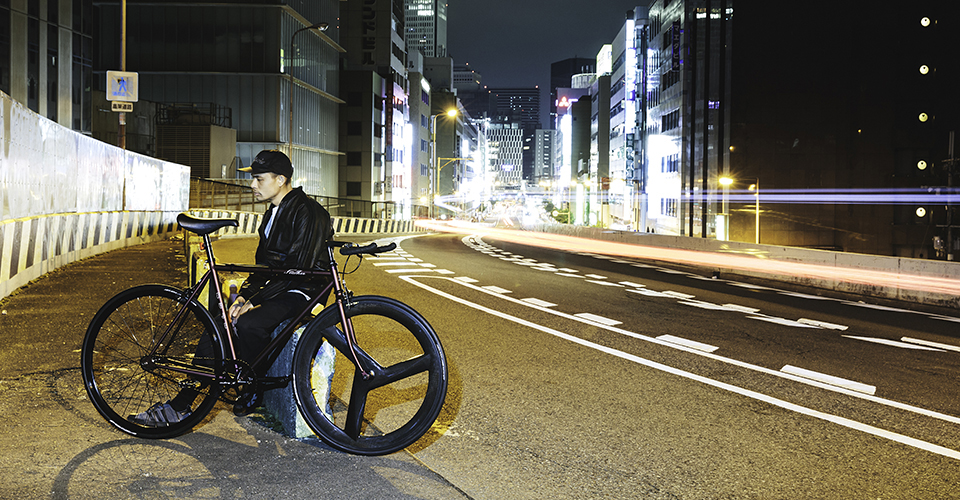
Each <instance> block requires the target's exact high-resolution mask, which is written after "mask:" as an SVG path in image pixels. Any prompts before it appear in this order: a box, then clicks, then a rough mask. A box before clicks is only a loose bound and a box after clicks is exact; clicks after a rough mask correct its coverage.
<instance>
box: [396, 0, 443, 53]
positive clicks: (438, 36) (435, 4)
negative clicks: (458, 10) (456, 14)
mask: <svg viewBox="0 0 960 500" xmlns="http://www.w3.org/2000/svg"><path fill="white" fill-rule="evenodd" d="M404 22H405V25H406V26H405V29H404V33H405V36H404V39H405V40H406V43H407V50H409V51H410V52H414V51H420V53H422V54H423V55H424V57H446V56H447V2H446V1H445V0H405V1H404Z"/></svg>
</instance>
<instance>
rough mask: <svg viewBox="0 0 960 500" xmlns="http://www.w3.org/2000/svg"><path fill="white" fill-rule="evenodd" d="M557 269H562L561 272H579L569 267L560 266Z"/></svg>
mask: <svg viewBox="0 0 960 500" xmlns="http://www.w3.org/2000/svg"><path fill="white" fill-rule="evenodd" d="M557 271H563V272H565V273H579V272H580V271H577V270H576V269H570V268H569V267H561V268H559V269H557Z"/></svg>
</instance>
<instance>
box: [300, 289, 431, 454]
mask: <svg viewBox="0 0 960 500" xmlns="http://www.w3.org/2000/svg"><path fill="white" fill-rule="evenodd" d="M345 310H346V316H347V317H348V318H349V320H350V322H351V323H352V324H353V329H354V332H355V334H356V339H357V345H356V349H355V354H356V359H357V360H359V362H360V367H363V369H364V370H365V371H368V372H372V376H371V377H370V378H367V379H365V378H364V377H363V376H362V375H361V371H360V369H359V367H358V366H357V365H356V361H355V358H354V352H351V350H350V347H349V346H348V344H347V342H346V337H345V334H344V327H343V325H342V324H341V319H340V314H339V311H338V310H337V308H336V307H331V308H328V309H327V310H326V311H324V312H323V313H322V314H321V315H320V316H319V317H317V318H316V319H314V320H313V321H312V322H311V323H310V325H309V326H308V327H307V329H306V332H305V333H304V335H303V337H302V338H301V339H300V341H299V342H298V343H297V349H296V352H295V354H294V360H293V370H292V371H293V384H294V393H295V395H296V400H297V404H298V406H299V407H300V413H301V414H302V415H303V418H304V420H305V421H306V422H307V425H309V426H310V428H311V429H312V430H313V431H314V432H315V433H316V434H317V435H318V436H320V438H321V439H323V440H324V441H325V442H326V443H327V444H329V445H330V446H332V447H334V448H336V449H338V450H341V451H345V452H348V453H354V454H358V455H383V454H387V453H393V452H395V451H398V450H401V449H403V448H405V447H407V446H409V445H411V444H413V443H414V442H415V441H417V440H418V439H420V437H421V436H423V435H424V434H425V433H426V432H427V431H428V430H429V429H430V426H431V425H433V422H434V421H435V420H436V419H437V416H438V415H439V414H440V409H441V407H442V406H443V401H444V398H445V397H446V393H447V361H446V358H445V356H444V353H443V347H441V345H440V340H439V339H438V338H437V335H436V333H435V332H434V331H433V328H432V327H431V326H430V324H429V323H427V321H426V320H425V319H424V318H423V317H422V316H421V315H420V314H419V313H417V312H416V311H414V310H413V309H412V308H410V307H409V306H407V305H405V304H403V303H401V302H399V301H396V300H394V299H390V298H387V297H379V296H362V297H357V298H355V299H354V300H353V301H352V302H351V303H350V304H347V305H345ZM325 339H326V340H327V341H329V343H330V344H331V345H332V347H333V349H332V351H333V353H332V354H329V353H330V351H331V350H330V349H329V346H325V345H324V340H325ZM331 364H332V365H333V370H332V374H331V369H330V365H331Z"/></svg>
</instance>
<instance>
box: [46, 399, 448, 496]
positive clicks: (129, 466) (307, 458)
mask: <svg viewBox="0 0 960 500" xmlns="http://www.w3.org/2000/svg"><path fill="white" fill-rule="evenodd" d="M224 417H226V419H227V420H233V419H234V417H232V416H229V415H228V414H227V413H226V412H221V414H220V416H219V417H218V418H217V419H215V421H214V422H211V423H210V424H208V426H216V425H217V422H216V420H223V419H224ZM250 426H253V427H256V424H253V423H250V422H249V421H247V425H246V426H244V427H250ZM246 430H247V431H248V434H247V437H248V438H249V439H248V440H246V442H238V441H236V440H234V439H230V438H227V437H221V436H218V435H214V434H210V433H208V432H192V433H190V434H187V435H184V436H182V437H181V438H179V439H175V440H167V441H154V440H144V439H137V438H122V439H117V440H114V441H110V442H106V443H101V444H98V445H95V446H92V447H90V448H88V449H86V450H84V451H83V452H81V453H80V454H78V455H76V456H75V457H74V458H73V459H71V460H70V461H69V462H68V463H67V465H66V466H64V467H63V468H62V469H61V470H60V472H59V473H58V474H57V476H56V478H55V480H54V483H53V487H52V490H51V494H50V496H51V498H54V499H74V498H131V497H133V498H224V499H226V498H269V497H277V498H288V497H296V498H308V497H317V498H368V497H369V493H370V492H371V491H376V492H377V496H378V497H382V498H424V497H421V496H420V492H426V491H433V492H437V491H445V492H446V493H445V494H444V495H443V496H442V498H463V495H462V494H461V493H459V492H458V491H457V490H456V488H454V487H452V486H451V485H450V484H449V483H447V482H446V481H444V480H443V479H442V478H440V477H439V476H436V475H435V474H433V473H432V472H429V471H426V472H425V471H424V470H423V469H422V468H420V467H418V466H416V464H415V463H412V462H404V461H401V460H397V459H395V458H391V457H357V456H352V455H347V454H344V453H339V452H336V451H332V450H331V451H328V450H323V449H320V448H317V447H315V446H311V445H309V444H305V443H302V442H299V441H295V440H290V439H286V438H283V437H282V436H277V435H271V434H272V433H268V432H266V430H265V429H261V432H257V430H258V429H256V428H248V429H246ZM238 434H239V433H238ZM429 497H430V498H438V497H437V496H436V495H434V494H431V495H430V496H429Z"/></svg>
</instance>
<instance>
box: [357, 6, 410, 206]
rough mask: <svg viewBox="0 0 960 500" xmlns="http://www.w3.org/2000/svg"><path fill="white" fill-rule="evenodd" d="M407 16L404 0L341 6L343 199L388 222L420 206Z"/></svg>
mask: <svg viewBox="0 0 960 500" xmlns="http://www.w3.org/2000/svg"><path fill="white" fill-rule="evenodd" d="M402 12H403V1H402V0H347V1H345V2H342V3H341V22H342V37H341V38H342V42H343V46H344V49H345V52H344V54H343V62H344V63H343V68H344V69H343V72H342V79H341V86H342V88H344V89H345V92H344V93H345V96H346V103H345V104H344V106H343V116H342V118H341V123H340V125H341V132H340V147H341V150H342V151H343V153H344V154H343V155H342V156H341V157H340V195H341V197H346V198H349V199H356V200H363V201H372V202H374V204H373V206H372V210H373V211H374V212H376V214H375V215H376V216H378V217H386V218H408V217H409V216H410V215H411V212H412V211H413V206H412V205H413V204H414V201H413V194H412V191H411V189H413V178H412V176H413V171H412V168H411V167H412V162H411V154H412V142H411V141H412V139H413V138H412V133H411V131H410V129H409V127H407V123H408V121H409V104H408V96H407V88H408V84H407V67H406V53H405V50H404V38H403V18H402V17H401V13H402Z"/></svg>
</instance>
